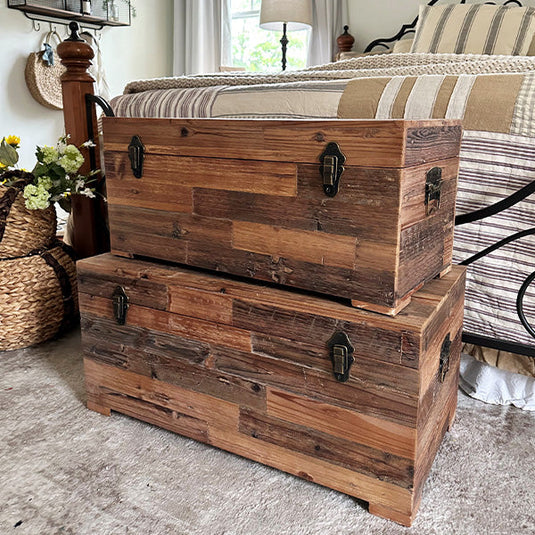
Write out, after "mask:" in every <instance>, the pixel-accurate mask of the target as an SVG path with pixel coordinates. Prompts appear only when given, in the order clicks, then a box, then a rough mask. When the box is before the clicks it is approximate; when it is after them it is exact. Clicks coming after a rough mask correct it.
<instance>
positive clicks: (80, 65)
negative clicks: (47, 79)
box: [58, 22, 109, 258]
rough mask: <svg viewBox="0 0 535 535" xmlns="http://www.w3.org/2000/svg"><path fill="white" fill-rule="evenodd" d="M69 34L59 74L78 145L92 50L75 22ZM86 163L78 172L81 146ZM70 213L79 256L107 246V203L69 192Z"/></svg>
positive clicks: (68, 124)
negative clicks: (79, 32)
mask: <svg viewBox="0 0 535 535" xmlns="http://www.w3.org/2000/svg"><path fill="white" fill-rule="evenodd" d="M69 27H70V29H71V32H72V33H71V36H70V37H69V38H68V39H66V40H65V41H63V42H62V43H60V45H59V46H58V55H59V57H60V58H61V63H63V65H65V67H66V68H67V70H66V71H65V73H64V74H63V75H62V77H61V84H62V90H63V117H64V121H65V132H66V134H68V135H70V140H69V141H70V143H73V144H74V145H77V146H80V145H81V144H82V143H84V142H86V141H87V140H88V139H89V133H88V132H89V130H88V124H87V112H86V94H88V93H89V94H91V95H93V94H94V82H95V80H94V79H93V77H92V76H91V75H90V74H89V73H88V72H87V69H88V68H89V67H90V65H91V60H92V59H93V57H94V55H95V54H94V52H93V49H92V48H91V46H89V45H88V44H87V43H86V42H85V41H84V40H83V39H81V38H80V37H79V36H78V33H77V32H78V30H79V26H78V24H77V23H76V22H71V23H70V25H69ZM91 120H92V121H93V131H94V132H95V133H97V132H98V128H97V117H96V111H95V108H94V106H93V111H92V117H91ZM93 142H94V143H95V144H96V145H97V146H96V148H95V154H96V155H97V158H96V160H97V163H98V162H99V161H100V158H99V154H100V147H99V139H98V134H95V136H94V139H93ZM82 153H83V155H84V158H85V163H84V165H83V166H82V168H81V169H80V173H81V174H86V173H89V171H90V170H91V166H90V161H89V151H88V150H87V149H82ZM103 182H104V179H103V178H102V177H101V178H99V182H98V183H97V186H96V187H97V191H98V192H100V193H103V192H104V184H103ZM71 199H72V208H71V214H72V218H73V227H74V229H73V236H72V245H73V248H74V250H75V251H76V254H77V256H78V257H79V258H85V257H88V256H93V255H95V254H99V253H103V252H106V251H108V250H109V234H108V230H107V225H106V220H107V214H106V205H105V203H104V202H103V200H102V199H101V198H100V197H98V198H97V199H90V198H88V197H84V196H81V195H73V196H72V198H71Z"/></svg>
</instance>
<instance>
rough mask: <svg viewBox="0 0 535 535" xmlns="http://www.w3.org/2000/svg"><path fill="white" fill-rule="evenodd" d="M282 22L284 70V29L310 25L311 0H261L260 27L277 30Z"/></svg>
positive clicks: (283, 66)
mask: <svg viewBox="0 0 535 535" xmlns="http://www.w3.org/2000/svg"><path fill="white" fill-rule="evenodd" d="M281 24H282V39H281V40H280V43H281V45H282V70H283V71H284V70H286V47H287V45H288V38H287V37H286V30H305V29H307V28H308V27H310V26H312V2H311V0H262V4H261V8H260V27H261V28H264V30H279V29H280V27H281Z"/></svg>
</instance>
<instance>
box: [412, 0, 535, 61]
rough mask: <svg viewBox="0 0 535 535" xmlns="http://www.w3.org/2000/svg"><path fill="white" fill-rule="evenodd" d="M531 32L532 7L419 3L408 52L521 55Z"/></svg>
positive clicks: (534, 30)
mask: <svg viewBox="0 0 535 535" xmlns="http://www.w3.org/2000/svg"><path fill="white" fill-rule="evenodd" d="M534 35H535V8H532V7H511V6H495V5H485V4H446V5H440V6H426V5H422V6H420V15H419V17H418V25H417V27H416V35H415V37H414V42H413V44H412V48H411V52H425V53H432V54H437V53H454V54H493V55H496V54H498V55H511V56H524V55H526V54H527V52H528V50H529V48H530V45H531V41H532V39H533V36H534Z"/></svg>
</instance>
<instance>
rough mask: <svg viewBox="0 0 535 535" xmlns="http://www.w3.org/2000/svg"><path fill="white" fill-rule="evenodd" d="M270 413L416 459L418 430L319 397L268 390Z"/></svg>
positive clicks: (285, 419) (330, 433)
mask: <svg viewBox="0 0 535 535" xmlns="http://www.w3.org/2000/svg"><path fill="white" fill-rule="evenodd" d="M267 414H268V415H269V416H273V417H275V418H279V419H280V420H284V421H286V422H292V423H294V424H297V425H302V426H304V427H308V428H311V429H316V430H317V431H321V432H323V433H327V434H329V435H332V436H335V437H340V438H343V439H347V440H351V441H354V442H357V443H359V444H364V445H366V446H370V447H372V448H377V449H380V450H382V451H386V452H389V453H392V454H393V455H398V456H400V457H405V458H407V459H414V458H415V455H416V430H415V429H414V428H412V427H407V426H404V425H400V424H397V423H394V422H386V421H385V420H382V419H380V418H375V417H373V416H367V415H364V414H360V413H358V412H356V411H351V410H348V409H344V408H341V407H335V406H332V405H329V404H328V403H324V402H321V401H317V400H312V399H307V398H305V397H303V396H299V395H296V394H292V393H289V392H284V391H281V390H277V389H274V388H268V389H267Z"/></svg>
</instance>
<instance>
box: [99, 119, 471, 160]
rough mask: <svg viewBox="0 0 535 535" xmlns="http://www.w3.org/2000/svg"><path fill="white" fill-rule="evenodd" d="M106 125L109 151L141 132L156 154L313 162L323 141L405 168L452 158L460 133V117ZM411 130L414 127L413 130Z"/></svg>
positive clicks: (157, 121)
mask: <svg viewBox="0 0 535 535" xmlns="http://www.w3.org/2000/svg"><path fill="white" fill-rule="evenodd" d="M103 129H104V149H105V150H106V151H110V150H111V151H125V150H126V147H127V146H128V144H129V143H130V140H131V139H132V136H133V135H134V134H138V135H141V136H142V141H143V144H144V145H145V147H146V148H147V151H148V152H149V153H154V154H163V155H165V154H169V155H172V156H196V157H206V156H210V155H213V154H219V155H221V154H224V155H225V156H224V157H225V158H240V159H252V160H266V161H280V162H298V163H315V162H316V161H317V158H318V154H319V153H320V152H321V151H322V150H323V148H324V146H325V145H326V144H327V143H329V142H331V141H335V142H337V143H339V144H340V146H342V147H343V150H344V154H345V155H346V157H347V158H348V160H350V161H348V164H350V165H361V166H370V167H404V166H406V165H417V164H418V163H425V162H429V161H432V160H433V159H441V158H442V157H444V156H445V157H454V156H455V155H456V154H457V153H458V146H459V140H460V134H461V132H460V130H461V127H460V121H451V120H427V121H417V122H415V121H405V120H389V121H376V120H351V119H349V120H341V119H337V120H246V119H240V120H228V119H130V118H112V117H105V118H104V119H103ZM408 129H411V130H412V132H411V133H410V135H408V134H407V130H408ZM245 140H246V141H247V142H246V143H245V142H244V141H245ZM420 145H424V146H425V147H426V148H428V147H437V146H439V147H440V149H439V150H436V149H434V150H433V152H431V153H430V154H427V150H426V151H422V150H421V149H419V146H420ZM437 153H440V155H438V154H437ZM407 161H409V162H410V163H409V164H407Z"/></svg>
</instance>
